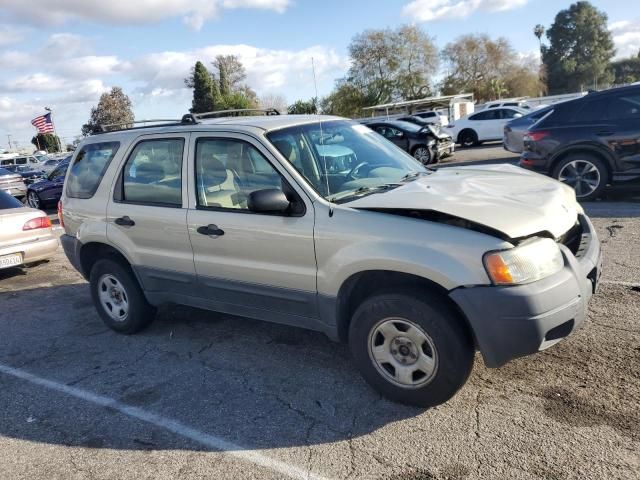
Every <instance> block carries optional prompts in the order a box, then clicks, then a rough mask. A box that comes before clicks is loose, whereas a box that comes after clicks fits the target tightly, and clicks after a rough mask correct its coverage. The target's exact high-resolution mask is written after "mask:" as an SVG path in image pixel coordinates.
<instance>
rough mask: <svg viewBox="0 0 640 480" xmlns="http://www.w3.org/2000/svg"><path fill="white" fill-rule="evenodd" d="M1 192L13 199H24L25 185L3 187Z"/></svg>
mask: <svg viewBox="0 0 640 480" xmlns="http://www.w3.org/2000/svg"><path fill="white" fill-rule="evenodd" d="M2 190H4V191H5V192H7V193H8V194H9V195H11V196H14V197H24V196H25V195H26V194H27V187H26V185H24V184H23V185H11V186H3V187H2Z"/></svg>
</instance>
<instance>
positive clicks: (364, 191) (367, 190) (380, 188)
mask: <svg viewBox="0 0 640 480" xmlns="http://www.w3.org/2000/svg"><path fill="white" fill-rule="evenodd" d="M399 186H401V184H400V183H385V184H383V185H376V186H375V187H360V188H358V189H356V190H353V191H352V192H344V194H342V195H340V194H338V195H334V196H333V197H331V198H329V199H328V200H329V201H330V202H336V201H338V200H345V199H347V198H356V197H364V196H366V195H371V194H373V193H380V192H384V191H387V190H390V189H392V188H396V187H399Z"/></svg>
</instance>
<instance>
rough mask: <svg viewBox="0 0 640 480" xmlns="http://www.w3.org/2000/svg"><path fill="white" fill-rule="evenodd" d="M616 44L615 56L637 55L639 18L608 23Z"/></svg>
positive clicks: (639, 34) (639, 37) (639, 38)
mask: <svg viewBox="0 0 640 480" xmlns="http://www.w3.org/2000/svg"><path fill="white" fill-rule="evenodd" d="M609 30H610V31H611V34H612V36H613V42H614V43H615V46H616V58H625V57H631V56H636V55H638V52H639V51H640V18H636V19H634V20H622V21H620V22H613V23H611V24H609Z"/></svg>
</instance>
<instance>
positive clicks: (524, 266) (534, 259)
mask: <svg viewBox="0 0 640 480" xmlns="http://www.w3.org/2000/svg"><path fill="white" fill-rule="evenodd" d="M484 267H485V269H486V271H487V274H488V275H489V278H491V281H492V282H493V283H494V284H495V285H514V284H522V283H530V282H535V281H536V280H541V279H543V278H545V277H548V276H549V275H553V274H554V273H556V272H559V271H560V270H561V269H562V268H563V267H564V258H563V257H562V252H561V251H560V247H558V244H557V243H556V242H554V241H553V240H551V239H550V238H539V239H535V240H531V241H528V242H526V243H524V244H522V245H520V246H518V247H515V248H511V249H509V250H502V251H498V252H489V253H487V254H486V255H485V256H484Z"/></svg>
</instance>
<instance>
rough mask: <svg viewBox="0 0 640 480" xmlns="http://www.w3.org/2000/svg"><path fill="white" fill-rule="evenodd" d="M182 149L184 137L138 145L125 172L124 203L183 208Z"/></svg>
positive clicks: (123, 180)
mask: <svg viewBox="0 0 640 480" xmlns="http://www.w3.org/2000/svg"><path fill="white" fill-rule="evenodd" d="M183 150H184V140H183V139H182V138H168V139H159V140H145V141H142V142H140V143H138V144H137V145H136V147H135V148H134V149H133V152H131V155H129V159H128V160H127V163H126V165H125V166H124V170H123V172H122V201H124V202H130V203H141V204H150V205H158V206H169V207H181V206H182V152H183Z"/></svg>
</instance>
